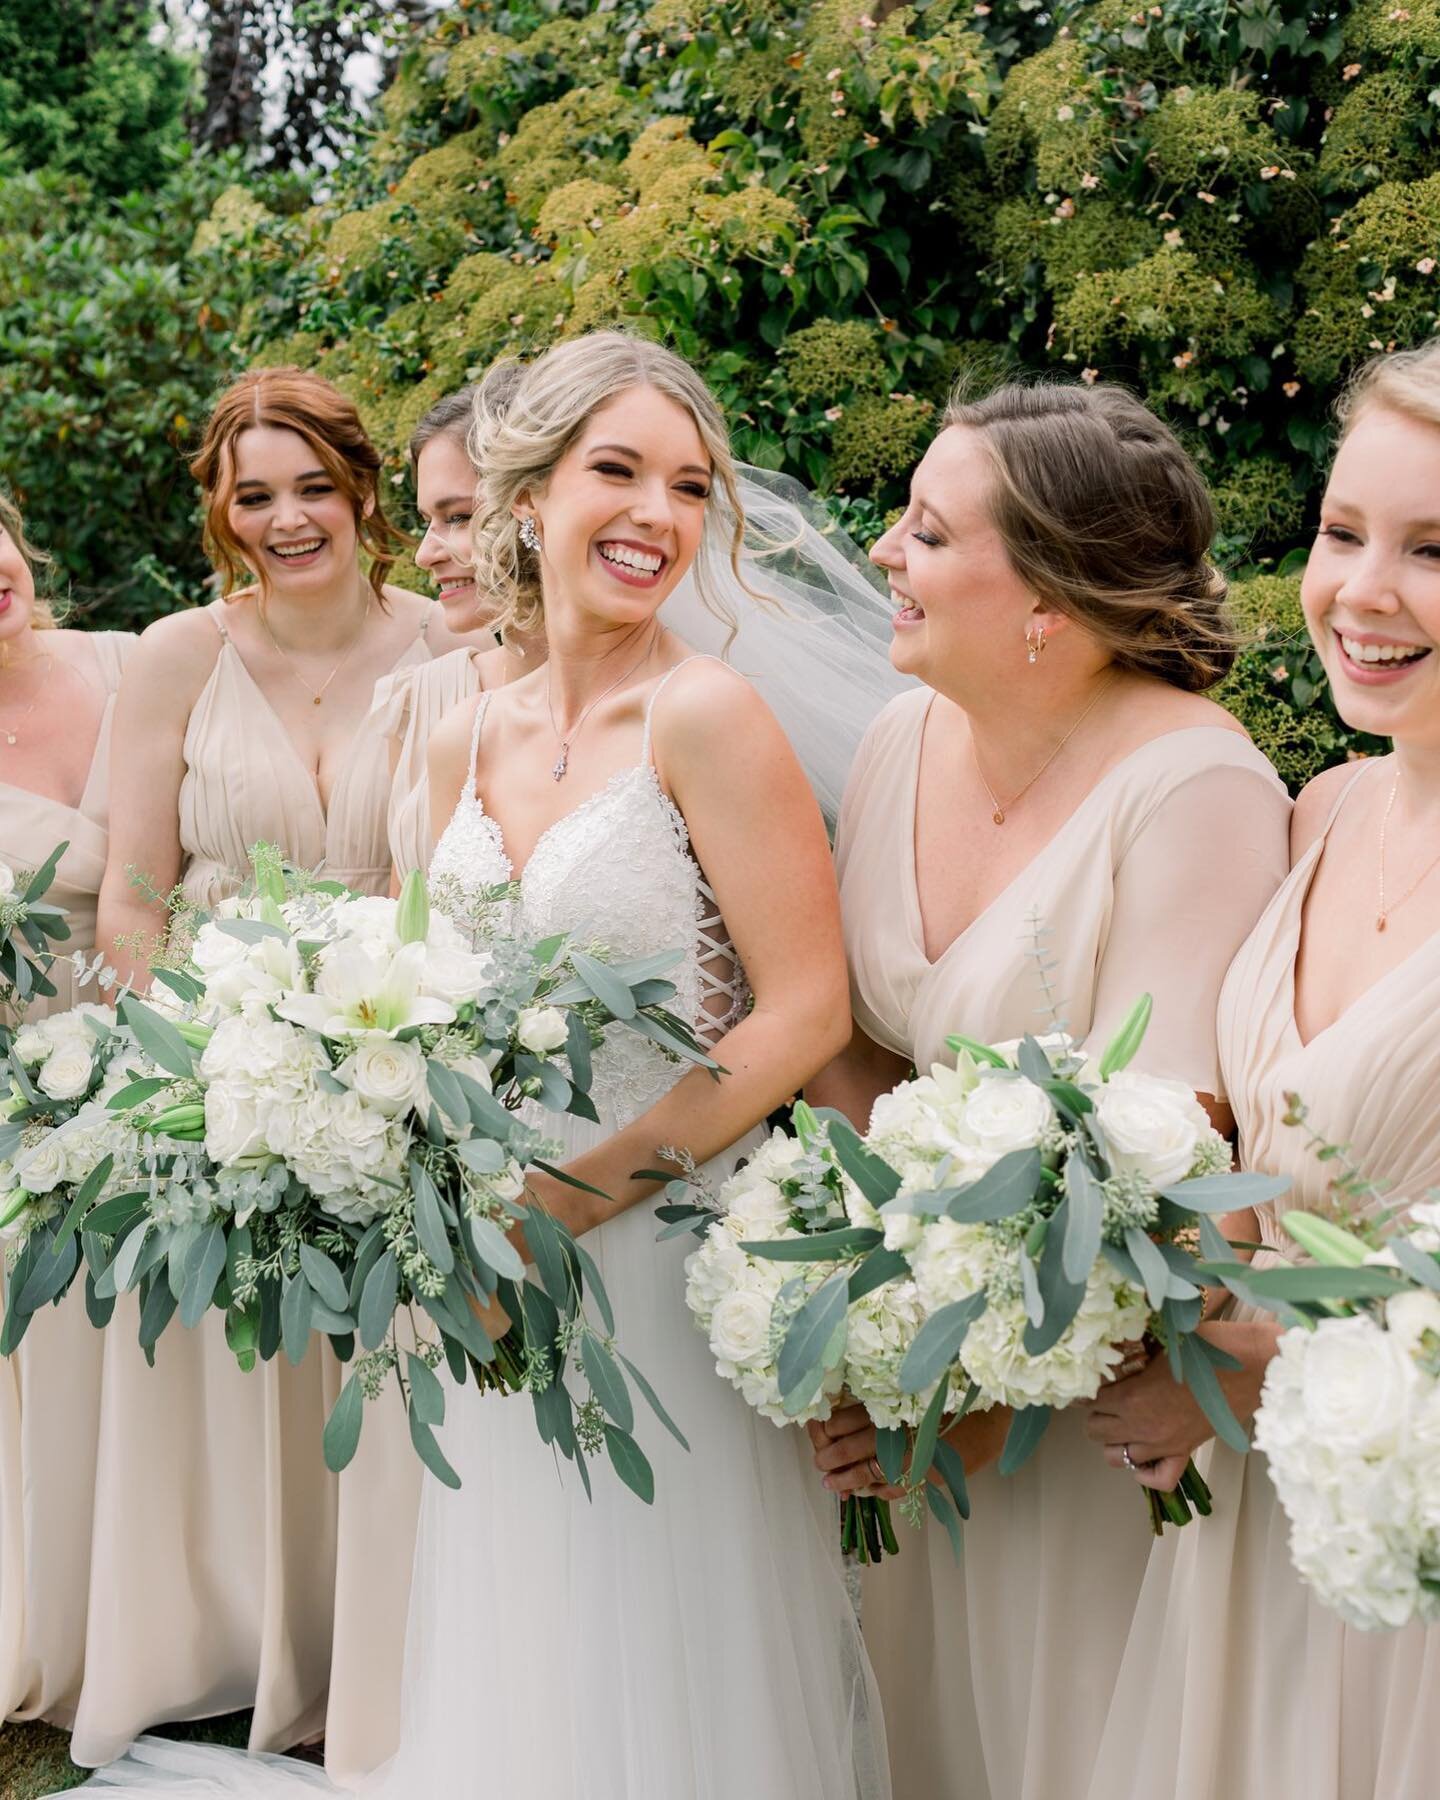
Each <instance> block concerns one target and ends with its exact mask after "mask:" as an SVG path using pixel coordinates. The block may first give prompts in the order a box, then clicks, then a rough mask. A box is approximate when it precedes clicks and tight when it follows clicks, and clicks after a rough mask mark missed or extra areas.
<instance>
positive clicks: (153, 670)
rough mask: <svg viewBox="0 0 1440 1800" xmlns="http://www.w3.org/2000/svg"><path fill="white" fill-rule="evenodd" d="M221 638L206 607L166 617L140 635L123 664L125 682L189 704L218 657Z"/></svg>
mask: <svg viewBox="0 0 1440 1800" xmlns="http://www.w3.org/2000/svg"><path fill="white" fill-rule="evenodd" d="M220 645H221V638H220V633H219V631H218V630H217V629H216V627H215V621H214V619H213V618H212V617H211V616H210V614H209V610H208V608H206V607H200V606H197V607H190V608H188V609H187V610H185V611H183V612H173V613H166V614H165V616H164V617H163V618H160V619H156V620H155V621H154V622H153V623H152V624H149V625H147V626H146V627H145V629H144V631H142V632H141V633H140V637H139V641H138V642H137V643H136V645H135V648H134V650H133V651H132V653H131V655H130V658H129V661H128V662H127V664H126V669H125V674H126V680H127V681H128V682H129V683H131V684H132V685H139V686H143V687H144V688H145V689H146V691H147V692H149V693H153V694H154V695H156V696H157V697H161V698H163V699H165V700H166V701H167V702H174V701H176V700H178V699H179V698H180V697H181V696H184V697H185V698H186V699H187V701H188V702H191V703H193V701H194V699H195V697H196V695H197V694H198V693H199V691H200V689H201V688H202V687H203V686H204V685H205V682H206V681H207V679H208V678H209V675H210V672H211V670H212V669H213V668H214V667H215V661H216V658H217V657H218V656H219V654H220Z"/></svg>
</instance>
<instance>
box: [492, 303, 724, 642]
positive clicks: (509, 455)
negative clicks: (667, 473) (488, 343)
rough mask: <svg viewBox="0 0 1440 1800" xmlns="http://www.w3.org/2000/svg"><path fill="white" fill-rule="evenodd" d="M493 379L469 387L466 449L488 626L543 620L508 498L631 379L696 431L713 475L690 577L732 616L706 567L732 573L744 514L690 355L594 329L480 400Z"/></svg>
mask: <svg viewBox="0 0 1440 1800" xmlns="http://www.w3.org/2000/svg"><path fill="white" fill-rule="evenodd" d="M494 378H495V371H494V370H493V369H492V371H491V373H490V374H489V375H488V376H487V377H486V379H485V381H484V382H483V383H482V384H481V385H480V388H479V389H478V390H477V392H476V394H475V408H474V415H473V418H472V420H471V424H470V434H469V437H468V440H467V443H466V448H467V449H468V450H469V452H470V460H471V462H472V463H473V464H474V466H475V468H476V469H477V470H478V471H479V475H478V478H477V488H476V495H475V511H474V513H473V515H472V517H471V520H470V538H471V543H472V546H473V549H474V563H475V581H476V585H477V586H478V587H479V588H480V589H481V590H482V591H484V592H489V593H490V594H491V595H493V596H494V598H495V601H496V603H497V605H498V607H499V613H498V615H497V617H496V619H495V621H494V623H495V627H496V629H499V630H505V631H516V632H522V633H524V632H534V631H538V630H542V629H543V628H544V623H545V606H544V596H543V594H542V592H541V586H540V559H539V557H538V556H537V555H536V554H535V553H534V552H533V551H529V550H526V549H525V547H524V546H523V545H522V544H521V542H520V521H519V520H518V519H517V518H516V517H515V514H514V510H513V509H514V506H515V503H516V501H517V500H518V499H519V497H520V495H521V494H524V493H530V494H542V493H543V492H544V490H545V487H546V484H547V483H548V481H549V479H550V477H551V475H552V474H553V473H554V470H555V466H556V464H557V463H558V462H559V461H560V460H561V458H562V457H563V456H564V455H565V453H566V451H567V450H569V448H570V447H571V445H572V444H573V443H574V442H575V440H576V439H577V438H578V437H579V435H580V433H581V432H582V431H583V430H584V429H585V426H586V425H587V424H588V423H589V421H590V420H591V419H592V418H593V417H594V415H595V414H596V413H597V412H598V411H599V410H600V408H601V407H602V406H604V405H606V404H607V403H608V402H609V401H611V400H614V399H616V398H617V397H618V396H619V395H621V394H624V393H627V392H628V391H629V390H630V389H631V388H637V387H651V388H654V389H655V390H656V391H657V392H658V393H661V394H664V395H666V396H667V397H668V398H669V399H671V400H674V401H675V402H676V403H677V404H678V405H680V406H683V407H684V408H685V410H686V412H688V413H689V414H690V417H691V418H692V419H693V420H694V421H695V428H696V430H697V431H698V432H699V433H700V441H701V442H702V443H703V444H704V446H705V453H706V455H707V456H708V457H709V458H710V465H711V471H712V479H711V487H710V499H709V501H708V502H707V503H706V508H705V529H704V534H703V536H702V538H701V543H700V551H699V554H698V555H697V556H696V558H695V568H694V581H695V586H696V590H697V591H698V593H699V595H700V598H701V599H702V600H703V601H704V602H705V604H706V605H707V606H708V607H709V608H710V609H711V611H713V612H715V613H716V614H717V615H718V616H719V617H720V618H722V619H727V620H728V619H730V616H731V615H730V609H729V608H728V607H727V606H726V604H725V602H724V601H723V599H721V597H720V595H719V593H718V591H717V589H716V587H715V585H714V581H713V579H712V577H711V573H710V572H711V570H713V569H714V567H715V559H716V558H720V559H723V561H724V562H726V563H728V565H729V567H730V569H731V570H732V571H733V572H734V574H735V575H736V577H737V578H738V577H739V576H740V552H741V548H742V546H743V543H744V533H745V521H744V514H743V512H742V509H741V505H740V495H739V490H738V487H737V484H736V477H735V461H734V457H733V456H732V454H731V450H730V436H729V433H728V432H727V430H726V429H725V420H724V417H723V415H722V414H721V411H720V408H719V405H718V404H717V402H716V400H715V396H714V395H713V394H712V393H711V392H710V390H709V388H707V387H706V385H705V383H704V382H703V381H702V380H701V379H700V377H699V376H698V375H697V374H696V373H695V371H694V370H693V369H692V368H691V367H690V365H689V363H687V362H686V361H685V360H684V359H683V357H679V356H677V355H676V354H675V352H674V351H673V350H667V349H666V348H665V347H664V345H663V344H655V343H651V342H649V341H647V340H646V339H644V338H637V337H631V336H629V334H628V333H626V332H623V331H593V332H589V333H587V334H585V335H584V336H582V337H577V338H572V339H570V341H569V342H568V343H564V344H558V345H556V346H555V348H554V349H553V350H547V351H546V352H545V353H544V354H543V355H542V356H539V357H537V358H536V359H535V361H534V362H532V363H530V364H528V365H527V366H526V367H525V369H524V371H523V373H522V374H521V376H520V378H519V380H518V382H516V384H515V386H514V387H513V389H509V390H508V392H507V391H506V390H507V388H508V384H507V383H504V382H500V383H497V384H496V391H499V392H503V393H505V399H504V404H503V405H491V404H490V403H489V401H488V398H487V390H489V389H490V387H491V383H492V381H493V380H494ZM741 585H742V586H743V585H744V583H743V580H742V584H741Z"/></svg>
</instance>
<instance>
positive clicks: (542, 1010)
mask: <svg viewBox="0 0 1440 1800" xmlns="http://www.w3.org/2000/svg"><path fill="white" fill-rule="evenodd" d="M569 1033H570V1027H569V1025H568V1023H567V1022H566V1018H565V1015H564V1013H562V1012H561V1011H560V1009H559V1007H558V1006H527V1007H525V1008H524V1009H523V1011H522V1012H521V1014H520V1017H519V1019H518V1021H517V1022H516V1026H515V1035H516V1036H517V1037H518V1038H519V1040H520V1042H521V1043H522V1044H523V1045H524V1046H525V1048H526V1049H527V1050H529V1051H531V1052H532V1053H533V1054H534V1055H536V1056H548V1055H550V1054H551V1052H552V1051H555V1050H559V1049H560V1048H561V1047H562V1046H563V1044H564V1042H565V1040H566V1038H567V1037H568V1036H569Z"/></svg>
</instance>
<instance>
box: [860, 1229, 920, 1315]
mask: <svg viewBox="0 0 1440 1800" xmlns="http://www.w3.org/2000/svg"><path fill="white" fill-rule="evenodd" d="M909 1272H910V1265H909V1263H908V1262H906V1260H905V1258H904V1257H903V1256H902V1255H901V1253H900V1252H899V1251H898V1250H887V1249H886V1248H885V1246H884V1244H877V1245H876V1246H875V1248H874V1249H873V1250H872V1251H871V1252H870V1253H869V1255H868V1256H866V1257H864V1258H863V1259H862V1261H861V1262H859V1263H858V1264H857V1265H856V1267H855V1268H854V1269H853V1270H852V1271H851V1274H850V1290H849V1291H850V1304H851V1305H852V1306H853V1305H854V1304H855V1302H856V1301H857V1300H860V1299H863V1298H864V1296H865V1295H866V1294H869V1293H873V1291H874V1290H875V1289H876V1288H880V1287H884V1286H885V1284H886V1282H888V1281H903V1280H904V1279H905V1277H906V1275H908V1274H909Z"/></svg>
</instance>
